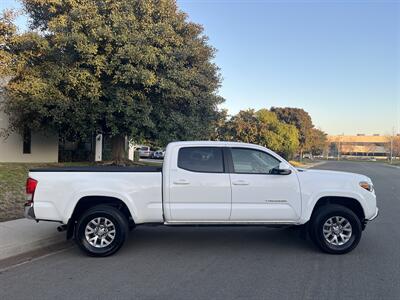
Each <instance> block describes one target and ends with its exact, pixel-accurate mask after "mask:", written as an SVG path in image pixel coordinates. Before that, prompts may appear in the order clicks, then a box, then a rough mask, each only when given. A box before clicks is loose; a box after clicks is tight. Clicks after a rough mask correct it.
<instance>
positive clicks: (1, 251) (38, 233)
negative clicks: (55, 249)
mask: <svg viewBox="0 0 400 300" xmlns="http://www.w3.org/2000/svg"><path fill="white" fill-rule="evenodd" d="M57 226H59V225H58V223H52V222H39V223H36V222H35V221H32V220H28V219H18V220H13V221H7V222H1V223H0V241H1V244H0V260H5V259H9V258H12V257H16V256H20V255H22V254H25V253H29V252H32V251H39V250H42V249H47V248H49V247H51V246H54V245H57V244H63V243H65V244H67V241H66V239H65V233H60V232H58V231H57Z"/></svg>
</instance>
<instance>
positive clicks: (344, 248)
mask: <svg viewBox="0 0 400 300" xmlns="http://www.w3.org/2000/svg"><path fill="white" fill-rule="evenodd" d="M309 230H310V236H311V239H312V240H313V242H314V243H315V244H316V245H317V246H318V247H319V248H320V249H321V250H322V251H324V252H327V253H331V254H344V253H348V252H350V251H352V250H353V249H354V248H355V247H356V246H357V245H358V243H359V241H360V238H361V233H362V229H361V222H360V219H359V218H358V217H357V215H356V214H355V213H354V212H353V211H351V210H350V209H348V208H347V207H344V206H341V205H334V204H331V205H325V206H321V207H320V208H318V210H317V211H316V212H314V214H313V216H312V219H311V222H310V224H309Z"/></svg>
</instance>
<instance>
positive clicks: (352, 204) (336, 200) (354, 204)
mask: <svg viewBox="0 0 400 300" xmlns="http://www.w3.org/2000/svg"><path fill="white" fill-rule="evenodd" d="M329 204H337V205H341V206H344V207H346V208H348V209H350V210H351V211H353V212H354V213H355V214H356V215H357V217H358V218H359V219H360V222H361V224H363V222H364V220H365V212H364V209H363V207H362V205H361V203H360V201H358V200H357V199H355V198H352V197H345V196H323V197H321V198H319V199H318V200H317V202H316V203H315V205H314V208H313V210H312V212H311V215H310V219H311V218H312V215H313V214H314V213H315V212H316V211H317V210H318V208H320V207H321V206H324V205H329Z"/></svg>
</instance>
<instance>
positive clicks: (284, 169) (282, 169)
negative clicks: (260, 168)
mask: <svg viewBox="0 0 400 300" xmlns="http://www.w3.org/2000/svg"><path fill="white" fill-rule="evenodd" d="M271 174H274V175H290V174H292V170H291V169H290V166H288V164H286V163H284V162H281V163H280V164H279V166H278V167H276V168H273V169H272V172H271Z"/></svg>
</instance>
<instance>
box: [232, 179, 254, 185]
mask: <svg viewBox="0 0 400 300" xmlns="http://www.w3.org/2000/svg"><path fill="white" fill-rule="evenodd" d="M232 184H233V185H249V184H250V183H249V182H248V181H247V180H241V179H240V180H235V181H233V182H232Z"/></svg>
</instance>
